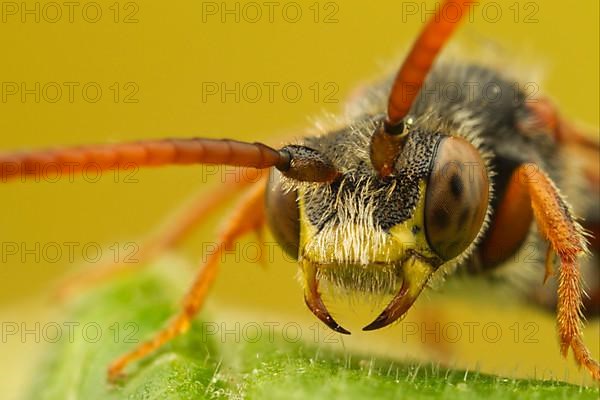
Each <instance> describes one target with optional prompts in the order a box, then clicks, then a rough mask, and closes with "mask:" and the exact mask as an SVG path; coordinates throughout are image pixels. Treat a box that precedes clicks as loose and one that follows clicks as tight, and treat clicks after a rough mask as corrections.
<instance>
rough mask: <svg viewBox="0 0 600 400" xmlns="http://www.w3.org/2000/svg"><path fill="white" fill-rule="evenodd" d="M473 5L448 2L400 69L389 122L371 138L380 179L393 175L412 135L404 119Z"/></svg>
mask: <svg viewBox="0 0 600 400" xmlns="http://www.w3.org/2000/svg"><path fill="white" fill-rule="evenodd" d="M471 5H473V1H468V0H446V1H444V2H443V3H442V5H441V7H439V8H438V11H437V13H436V14H435V15H434V16H433V18H432V19H431V20H429V22H428V23H427V25H426V26H425V28H424V29H423V30H422V31H421V33H420V35H419V36H418V37H417V40H416V41H415V43H414V44H413V46H412V48H411V50H410V52H409V53H408V57H406V59H405V60H404V63H403V64H402V66H401V67H400V70H399V71H398V74H397V75H396V78H395V79H394V83H393V85H392V90H391V92H390V97H389V99H388V110H387V118H386V120H385V121H384V122H383V124H381V125H379V126H378V127H377V128H376V130H375V132H374V133H373V136H372V137H371V146H370V150H369V155H370V158H371V164H372V165H373V168H374V169H375V170H376V171H377V172H378V173H379V175H380V176H382V177H385V176H389V175H391V174H392V172H393V168H394V164H395V163H396V159H397V158H398V156H399V155H400V152H401V151H402V147H403V145H404V143H405V142H406V137H407V135H408V125H409V122H408V121H404V119H405V117H406V116H407V114H408V112H409V111H410V108H411V106H412V104H413V102H414V101H415V99H416V98H417V96H418V95H419V91H420V89H421V87H422V86H423V82H425V78H426V77H427V73H428V72H429V70H430V69H431V66H432V65H433V62H434V61H435V58H436V57H437V55H438V54H439V52H440V50H441V49H442V46H444V44H445V43H446V41H447V40H448V39H449V38H450V36H451V35H452V32H453V31H454V29H456V27H457V25H458V22H460V20H461V19H462V18H463V17H464V15H465V14H466V13H467V12H468V8H469V6H471ZM452 16H454V18H453V17H452Z"/></svg>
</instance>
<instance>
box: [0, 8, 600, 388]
mask: <svg viewBox="0 0 600 400" xmlns="http://www.w3.org/2000/svg"><path fill="white" fill-rule="evenodd" d="M482 3H488V4H491V6H490V5H487V6H485V7H483V6H482V5H480V7H479V8H477V9H476V10H475V11H474V13H473V15H472V21H471V22H467V23H465V24H464V25H463V26H462V27H461V29H460V31H459V34H458V35H457V36H456V37H455V39H454V41H455V43H459V44H461V43H465V45H464V46H465V48H472V47H477V46H480V47H485V48H488V49H489V48H492V49H498V52H499V53H501V55H500V56H498V58H499V59H500V60H501V64H502V66H513V65H514V66H516V67H517V69H522V68H524V67H526V66H528V65H530V66H531V67H532V69H533V71H534V72H536V73H537V72H539V71H542V75H543V76H544V80H543V82H540V86H541V88H542V90H543V91H544V92H545V93H548V94H549V95H550V96H551V97H552V98H553V99H555V100H556V101H557V102H558V104H559V106H560V110H561V111H562V112H563V113H564V115H565V116H567V117H568V118H570V119H572V120H575V121H579V122H582V123H585V124H587V125H589V126H591V127H594V129H595V131H596V132H597V131H598V128H597V127H598V124H599V121H600V117H599V74H598V71H599V43H598V40H599V39H598V38H599V26H598V21H599V17H600V16H599V6H598V3H597V2H595V1H586V2H584V3H580V4H578V6H577V7H572V6H566V5H565V3H564V2H559V1H544V2H531V1H517V2H510V4H509V3H506V4H505V3H504V2H502V3H500V2H482ZM435 4H436V2H435V1H426V2H395V1H385V2H377V6H375V5H374V4H373V3H370V4H368V3H365V2H361V1H354V0H352V1H344V2H340V1H335V2H329V1H317V2H315V1H312V0H311V1H306V2H303V1H302V2H277V1H275V2H273V4H272V5H269V3H267V4H265V3H264V2H260V1H259V2H234V1H226V2H220V1H219V2H210V1H202V2H197V1H179V2H173V3H170V4H168V5H167V4H162V3H160V2H150V1H132V2H126V1H124V2H114V1H110V2H104V1H98V2H74V3H71V5H70V6H68V5H65V4H63V3H52V2H34V1H26V2H2V10H1V12H2V15H1V19H0V47H1V48H2V54H3V57H2V62H0V82H1V83H2V86H1V90H2V93H1V99H0V132H1V137H2V140H1V141H0V150H2V151H4V150H13V149H27V148H38V147H49V146H57V145H73V144H91V143H107V142H117V141H125V140H136V139H145V138H148V139H149V138H163V137H171V136H180V137H191V136H206V137H214V138H220V137H229V138H235V139H244V140H252V141H254V140H256V141H266V142H268V143H272V144H275V145H277V144H280V143H281V142H282V141H284V140H285V138H289V137H294V136H299V135H302V134H305V133H311V132H316V130H315V129H314V121H315V120H318V119H319V118H320V117H322V116H323V115H324V113H325V112H330V113H339V112H341V111H342V110H343V104H344V102H345V100H346V98H347V97H348V96H349V95H350V94H351V93H352V92H353V90H355V89H356V88H357V86H360V85H361V84H364V83H365V82H368V81H369V80H372V79H376V78H378V77H379V76H380V75H381V72H382V71H390V68H392V69H393V68H395V66H396V64H395V63H396V61H397V60H398V59H399V56H400V55H401V54H402V51H403V50H404V49H406V47H407V46H408V45H409V44H410V43H411V40H412V39H413V38H414V37H415V35H416V34H417V32H418V31H419V29H420V27H421V26H422V22H423V20H424V19H425V18H426V16H427V13H428V12H429V11H431V10H433V9H434V7H435ZM390 63H391V64H390ZM390 65H391V66H390ZM525 76H529V75H525ZM535 76H538V75H535ZM236 83H239V90H236ZM223 85H225V86H223ZM257 87H259V88H261V90H262V92H261V93H259V92H256V88H257ZM269 87H272V88H273V91H272V92H270V91H269ZM224 88H226V89H229V90H231V89H233V92H235V93H234V94H232V93H229V94H227V93H224V92H223V90H222V89H224ZM244 88H245V89H244ZM298 88H299V89H300V91H298ZM236 96H237V97H238V98H236ZM220 181H222V175H220V172H215V170H210V169H202V168H200V167H169V168H163V169H159V170H153V169H148V170H143V171H142V170H140V171H135V173H133V174H132V175H130V174H129V173H127V172H126V171H112V172H111V173H110V174H103V175H102V176H101V177H98V178H96V177H95V175H94V174H92V175H90V176H87V177H86V179H74V180H73V181H69V180H68V179H67V180H63V181H60V182H54V181H53V179H52V178H51V177H50V178H48V179H42V180H41V181H40V182H27V183H20V182H13V183H11V184H6V185H2V186H1V187H0V189H1V192H0V207H1V208H2V210H3V212H2V215H1V216H0V243H1V244H2V246H3V247H2V260H1V268H0V320H1V321H2V323H3V335H2V341H1V343H0V346H1V349H2V350H1V353H2V363H3V364H4V365H3V366H2V370H3V373H2V374H0V386H1V387H2V392H3V396H2V397H3V398H15V396H17V395H18V387H19V386H20V385H21V384H22V383H23V382H26V381H27V379H29V377H30V376H31V375H32V374H35V363H36V360H37V359H38V357H39V355H40V353H41V352H43V351H45V350H44V349H46V348H47V346H48V345H49V344H48V343H44V340H43V338H42V339H41V340H36V339H35V336H32V335H30V336H27V337H26V338H25V340H23V339H22V338H21V336H20V335H7V334H6V329H5V327H7V326H8V325H7V323H10V324H11V326H14V325H12V324H14V323H16V324H17V325H18V326H19V327H27V328H30V329H34V330H35V329H36V328H35V326H36V325H35V324H36V323H40V324H41V326H44V324H46V323H48V322H49V321H57V318H58V321H60V315H58V316H57V315H56V313H55V312H54V311H53V310H55V308H56V305H55V303H54V302H53V301H52V300H51V296H52V292H53V290H54V288H55V287H56V284H57V283H58V282H60V281H61V279H64V277H65V276H67V275H68V274H69V273H72V272H73V271H75V270H77V269H79V268H81V267H82V265H83V264H85V263H84V261H85V260H88V261H89V260H92V261H93V260H95V259H96V254H95V253H94V252H95V251H96V250H97V249H98V248H99V246H103V247H102V249H103V251H104V252H105V253H104V254H110V255H114V254H118V255H116V257H118V258H120V259H122V258H123V257H125V256H126V255H127V254H128V253H127V252H128V251H129V250H130V248H128V247H127V246H128V245H129V244H131V243H134V244H135V243H139V239H140V238H142V237H143V236H144V235H145V234H147V233H149V232H151V231H152V230H153V229H155V227H156V226H157V225H158V224H160V223H161V221H163V220H164V217H165V216H167V215H169V213H171V212H172V211H173V210H176V209H177V207H178V206H179V205H180V204H181V203H182V202H184V201H185V200H186V199H187V198H188V197H189V196H190V195H192V194H193V193H197V192H198V191H199V190H201V191H204V192H205V193H206V195H207V196H210V191H211V190H212V189H214V188H215V187H218V185H219V182H220ZM227 208H228V205H224V207H223V209H222V210H221V211H220V212H219V213H217V214H221V215H222V214H223V213H224V212H225V211H226V210H227ZM218 221H219V215H215V216H214V217H213V218H210V219H209V220H208V221H206V223H204V224H203V225H202V226H200V227H199V228H198V229H197V230H196V231H195V232H194V234H193V235H192V236H191V237H190V238H189V240H187V241H186V242H185V244H184V245H183V246H182V247H181V249H180V251H179V255H180V256H181V257H185V258H187V259H189V261H190V263H194V264H195V263H196V260H197V259H199V258H200V256H201V254H202V248H203V245H202V244H205V243H208V242H210V241H211V240H214V236H213V233H214V231H215V227H216V226H218ZM248 240H253V239H252V238H250V239H248ZM268 240H272V239H268ZM70 243H74V244H73V245H70ZM15 246H16V247H15ZM57 248H58V249H59V250H60V253H61V254H57V253H56V250H57ZM109 248H111V250H107V249H109ZM15 249H16V250H15ZM69 249H73V251H72V252H71V251H70V250H69ZM92 264H93V262H92ZM254 264H255V263H252V262H251V260H249V259H248V258H244V257H242V258H241V259H235V258H233V257H232V258H230V259H228V260H227V262H226V263H225V265H224V267H223V268H222V274H221V276H220V279H219V280H218V281H217V284H216V287H215V288H214V290H213V292H212V295H211V299H210V302H209V308H211V310H212V311H213V312H212V314H213V316H215V318H217V317H218V316H219V311H220V310H224V311H223V313H224V314H223V315H225V313H227V312H232V313H244V318H249V317H248V316H250V315H251V316H256V317H255V318H258V319H260V318H265V319H271V320H273V316H282V318H287V319H288V320H293V321H297V322H298V323H300V324H302V325H303V326H306V327H309V326H313V325H314V323H315V321H316V320H314V319H313V317H312V315H310V314H309V312H308V311H307V310H306V309H305V305H304V302H303V301H302V294H301V290H300V287H299V285H298V284H297V282H296V279H295V276H296V265H295V264H294V263H292V262H290V261H288V260H285V259H284V258H283V257H282V256H281V254H280V253H279V252H277V251H276V252H274V256H273V258H272V262H271V263H270V265H269V267H268V268H267V269H263V268H260V267H257V266H256V265H254ZM541 279H542V272H541V271H540V282H541ZM469 287H472V286H469ZM183 290H184V289H183V288H182V292H183ZM469 291H471V290H470V289H469V290H463V291H462V292H469ZM450 292H452V291H451V290H446V289H444V288H442V290H441V291H440V292H437V293H430V294H428V295H427V296H424V298H423V299H421V300H420V301H419V303H418V304H417V306H416V307H415V311H414V313H413V314H412V315H409V317H408V319H407V320H406V321H405V322H410V321H414V322H415V323H416V324H417V325H416V326H419V327H422V325H421V324H422V323H429V324H431V326H432V327H433V326H434V325H433V324H434V323H435V321H439V322H441V324H442V327H443V326H444V323H449V322H452V323H456V324H458V325H459V326H461V327H462V329H463V334H462V338H461V339H460V340H458V341H456V343H451V341H445V340H443V339H442V340H441V341H438V340H436V338H435V337H434V336H435V335H429V336H431V337H429V338H425V339H426V340H421V339H420V338H419V337H418V336H419V334H416V335H413V334H411V335H412V336H411V337H410V338H409V339H408V340H399V339H398V338H399V336H400V335H401V332H400V331H401V329H402V328H401V327H395V328H391V329H386V330H383V331H381V332H375V333H369V334H362V333H358V332H357V333H358V334H356V335H353V336H352V337H350V338H345V339H344V343H343V344H340V343H339V342H336V343H334V344H333V346H334V347H335V346H337V347H339V348H340V349H341V348H342V347H345V348H352V347H357V348H360V349H361V350H366V351H370V352H372V353H373V354H387V355H390V354H391V355H394V356H397V357H399V358H402V357H406V356H410V357H414V358H418V359H422V360H433V361H435V360H438V361H440V360H441V361H442V362H445V363H447V364H448V365H452V366H457V367H460V368H468V369H470V370H475V369H477V370H480V371H483V372H490V373H499V374H504V375H507V376H517V377H533V376H537V377H538V378H540V377H545V378H550V377H554V378H558V379H563V380H567V381H570V382H573V383H590V381H589V379H588V377H587V374H586V373H585V372H580V371H578V370H577V368H576V367H575V365H574V362H573V360H572V359H571V358H570V357H569V360H567V361H564V360H563V359H562V358H561V357H560V355H559V349H558V344H557V341H556V333H555V323H554V317H553V315H551V314H545V313H542V312H540V311H539V310H537V309H535V308H533V307H531V306H524V305H522V304H519V303H513V302H507V301H506V299H505V298H503V296H505V293H504V292H502V291H499V293H498V294H497V295H498V298H499V301H495V300H493V296H492V298H490V299H487V298H488V297H490V295H489V293H491V292H490V291H488V290H487V289H486V290H481V289H479V290H477V289H473V294H471V295H466V296H456V295H455V294H452V293H450ZM478 293H479V294H480V296H477V294H478ZM484 293H485V295H484V297H486V300H485V301H482V300H481V297H482V296H481V295H482V294H484ZM227 310H229V311H227ZM335 311H336V312H337V314H338V315H341V317H340V318H339V319H340V320H344V318H347V319H349V320H352V318H353V317H352V314H353V312H352V311H349V310H346V311H344V306H343V305H336V306H335ZM376 311H377V310H375V312H376ZM344 313H346V314H347V315H346V316H345V315H344ZM253 318H254V317H253ZM361 321H362V322H367V321H366V320H365V319H364V318H362V317H361ZM474 322H478V323H480V325H479V326H478V327H476V328H474V329H475V331H474V339H473V340H470V338H469V337H468V335H467V334H466V333H467V331H468V329H467V326H468V324H469V323H474ZM486 323H494V324H497V325H498V326H499V327H500V329H501V335H500V337H499V339H498V340H496V341H494V340H491V337H495V333H494V330H490V331H489V332H487V333H486V332H484V331H483V330H482V328H483V326H484V325H485V324H486ZM527 324H530V325H527ZM531 324H533V325H531ZM348 325H349V328H354V331H356V328H357V327H358V326H359V325H358V323H357V324H354V325H353V324H352V322H350V323H349V324H348ZM599 326H600V324H599V321H598V320H597V319H596V320H592V321H589V323H588V325H587V328H586V331H585V332H586V339H587V340H586V341H587V344H588V345H589V346H590V348H591V350H592V351H593V353H594V354H595V356H596V357H598V356H599V353H600V345H599V335H600V333H599V330H600V327H599ZM493 329H496V327H495V326H494V327H493ZM351 330H352V329H351ZM323 332H325V331H323ZM515 334H517V336H515ZM527 335H533V336H531V337H530V338H534V339H536V340H535V341H531V340H525V339H524V337H525V336H527ZM425 336H427V335H425ZM38 342H39V343H38ZM50 346H51V344H50ZM500 349H501V351H500Z"/></svg>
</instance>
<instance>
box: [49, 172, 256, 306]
mask: <svg viewBox="0 0 600 400" xmlns="http://www.w3.org/2000/svg"><path fill="white" fill-rule="evenodd" d="M260 173H261V171H260V170H255V169H250V168H248V169H247V170H244V172H243V173H240V174H235V178H233V177H231V176H228V178H229V179H228V181H226V182H225V184H224V185H223V186H222V187H220V188H219V189H218V190H216V191H215V192H213V193H211V195H210V196H207V194H206V193H205V192H204V191H203V192H202V193H200V194H197V195H195V196H194V198H192V199H191V201H190V202H189V203H188V204H185V205H184V206H183V208H182V209H181V210H178V211H177V213H176V214H175V215H172V216H169V217H168V218H167V219H166V223H165V224H164V225H163V226H161V227H160V228H159V229H158V230H157V231H156V232H155V233H153V234H152V235H150V236H149V237H147V238H146V239H144V240H143V242H142V243H141V244H140V246H139V248H138V249H137V252H136V253H135V254H134V255H133V258H134V259H132V260H131V262H127V261H126V260H125V259H119V260H118V262H107V263H103V264H100V265H99V266H95V267H94V268H93V269H88V270H86V271H83V272H79V273H78V274H76V275H74V276H72V277H70V278H67V279H66V280H65V282H63V283H62V284H60V286H59V287H58V289H57V290H56V297H58V298H59V299H61V300H64V299H65V298H68V297H69V296H71V295H73V294H74V293H76V292H80V291H82V290H83V289H85V288H89V287H93V286H94V285H97V284H100V283H102V282H105V281H107V280H110V279H112V278H115V277H116V276H118V275H121V274H125V273H131V272H134V271H136V270H140V269H143V268H144V267H145V266H147V265H149V261H151V260H152V259H154V258H155V257H157V256H159V255H160V254H161V253H163V252H165V251H166V250H168V249H171V248H173V247H175V246H177V245H179V244H180V243H181V242H182V241H183V240H184V239H185V238H186V237H188V236H189V234H190V233H191V232H192V230H193V229H194V227H196V226H198V225H199V224H200V223H202V221H203V220H204V219H205V218H206V217H208V216H209V215H210V214H211V213H212V212H214V211H215V210H216V209H217V208H218V207H219V206H221V205H222V204H223V202H224V201H227V200H228V199H229V198H231V197H232V196H233V195H235V194H236V193H238V192H239V191H241V190H242V189H243V188H245V187H247V186H248V185H249V184H250V183H252V182H256V181H257V180H259V175H258V174H260Z"/></svg>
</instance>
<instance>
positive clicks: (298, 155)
mask: <svg viewBox="0 0 600 400" xmlns="http://www.w3.org/2000/svg"><path fill="white" fill-rule="evenodd" d="M187 164H217V165H230V166H235V167H249V168H257V169H264V168H271V167H275V168H277V169H278V170H280V171H281V172H282V173H283V174H284V175H285V176H288V177H290V178H292V179H296V180H301V181H310V182H329V181H332V180H334V179H335V178H336V177H337V175H338V172H337V169H336V168H335V167H334V166H333V164H332V163H331V162H330V161H329V160H327V159H326V158H325V157H323V156H322V155H320V153H318V152H317V151H315V150H312V149H309V148H307V147H304V146H286V147H284V148H282V149H280V150H276V149H274V148H272V147H269V146H267V145H265V144H262V143H247V142H240V141H237V140H230V139H207V138H182V139H159V140H141V141H137V142H129V143H115V144H103V145H92V146H77V147H64V148H57V149H45V150H33V151H21V152H8V153H0V182H7V181H10V180H16V179H18V178H21V179H24V178H25V177H27V176H35V175H40V174H42V173H43V171H46V170H47V169H49V168H51V170H52V171H57V172H62V173H65V175H66V174H67V173H68V174H72V173H74V172H79V171H85V170H86V169H87V168H89V167H93V168H94V171H97V170H100V171H103V170H108V169H111V168H112V169H114V168H115V167H119V168H124V169H125V168H130V167H132V166H136V167H158V166H164V165H187Z"/></svg>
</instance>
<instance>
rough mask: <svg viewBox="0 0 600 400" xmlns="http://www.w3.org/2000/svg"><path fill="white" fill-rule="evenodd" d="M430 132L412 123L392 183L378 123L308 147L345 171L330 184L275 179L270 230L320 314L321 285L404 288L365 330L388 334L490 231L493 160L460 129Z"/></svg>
mask: <svg viewBox="0 0 600 400" xmlns="http://www.w3.org/2000/svg"><path fill="white" fill-rule="evenodd" d="M423 125H427V124H420V123H419V122H418V121H415V122H413V121H412V120H408V121H407V123H406V125H405V127H404V128H403V131H402V133H401V135H403V136H402V140H401V141H399V144H398V146H399V151H398V152H397V156H396V157H395V158H394V162H393V164H392V165H390V166H389V167H388V171H387V172H386V174H383V175H382V174H381V169H380V165H378V160H376V159H374V157H373V155H372V149H373V145H372V143H374V142H375V141H376V140H377V135H378V134H380V132H381V129H382V127H383V126H384V119H383V118H382V117H375V118H367V119H365V120H362V121H359V122H358V123H356V124H354V125H352V126H351V127H348V128H346V129H343V130H341V131H338V132H334V133H330V134H327V135H324V136H320V137H310V138H307V139H305V140H304V143H303V146H305V147H306V148H310V149H312V151H314V152H315V153H317V154H319V156H320V157H322V158H323V159H325V160H327V163H328V165H331V166H332V167H333V168H334V169H335V171H337V173H336V175H335V179H333V180H331V181H330V182H320V183H308V182H302V183H299V182H298V181H296V180H293V179H289V178H282V177H281V175H279V173H275V174H276V175H274V176H273V179H271V181H270V188H269V190H268V192H267V203H268V204H267V206H268V207H267V210H268V215H269V222H270V226H271V228H272V230H273V233H274V235H275V237H276V238H277V240H278V241H279V242H280V243H281V244H282V246H283V247H284V248H285V249H287V250H288V251H289V252H290V253H291V254H294V255H295V256H297V257H298V260H299V262H300V264H301V267H302V272H303V278H304V285H305V289H306V297H307V303H308V304H309V307H311V309H313V312H315V311H314V309H318V310H326V309H325V308H324V305H323V304H317V303H319V302H321V300H320V298H318V299H317V300H315V299H314V297H315V296H317V297H318V291H317V286H318V280H319V279H326V280H328V281H330V282H331V283H333V284H334V285H338V286H344V287H345V288H346V289H351V290H360V291H370V292H389V291H392V290H398V287H400V290H399V291H398V296H397V297H398V298H397V299H394V300H393V301H392V304H390V306H388V309H386V310H387V311H384V313H382V315H384V314H385V315H384V316H383V317H382V316H380V318H378V319H377V320H376V321H374V322H373V323H372V324H371V325H369V326H367V327H366V328H365V329H376V328H379V327H382V326H385V325H387V324H388V323H391V322H393V321H394V320H395V319H397V318H398V317H399V316H401V315H402V314H404V313H405V312H406V311H407V310H408V308H410V306H411V305H412V303H413V302H414V301H415V300H416V298H417V297H418V295H419V293H420V292H421V290H422V289H423V288H424V287H425V285H426V284H427V282H428V280H429V279H430V277H431V276H432V275H433V274H434V272H435V271H436V270H437V269H438V268H439V267H440V266H442V265H444V264H447V263H449V262H452V261H455V260H458V259H460V258H462V257H464V256H465V255H466V254H467V253H468V251H469V248H470V246H471V244H472V243H473V242H474V241H475V240H476V238H477V237H478V236H479V235H480V233H481V232H482V231H483V227H484V225H485V224H484V221H485V218H486V215H487V212H488V208H489V190H490V189H489V177H488V172H487V167H486V162H485V161H484V157H482V155H481V153H480V151H479V150H478V149H477V146H476V145H474V144H472V143H471V142H470V141H469V140H468V139H466V138H465V137H464V136H460V135H458V134H452V133H450V132H449V131H448V130H449V129H450V128H446V129H443V128H441V129H433V130H432V129H431V127H429V128H424V127H422V126H423ZM321 303H322V302H321ZM390 307H391V308H390ZM325 313H326V311H325ZM315 314H317V316H319V314H318V313H317V312H315ZM321 314H323V312H321ZM319 317H320V318H321V319H324V320H328V319H331V317H330V316H328V314H327V315H326V316H323V315H321V316H319ZM331 321H333V319H331ZM330 325H331V324H330ZM340 329H343V328H341V327H340Z"/></svg>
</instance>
